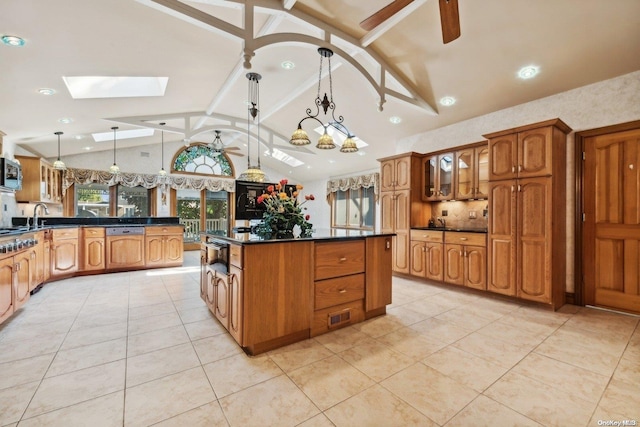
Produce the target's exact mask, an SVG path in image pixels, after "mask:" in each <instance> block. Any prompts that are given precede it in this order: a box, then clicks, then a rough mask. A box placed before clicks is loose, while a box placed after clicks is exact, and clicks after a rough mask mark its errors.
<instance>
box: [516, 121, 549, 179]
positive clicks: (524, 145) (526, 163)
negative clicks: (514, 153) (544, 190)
mask: <svg viewBox="0 0 640 427" xmlns="http://www.w3.org/2000/svg"><path fill="white" fill-rule="evenodd" d="M552 143H553V128H552V127H551V126H547V127H543V128H539V129H531V130H527V131H523V132H520V133H519V134H518V165H517V173H518V178H530V177H534V176H548V175H551V172H552V166H553V164H552V161H551V158H552V153H553V145H552Z"/></svg>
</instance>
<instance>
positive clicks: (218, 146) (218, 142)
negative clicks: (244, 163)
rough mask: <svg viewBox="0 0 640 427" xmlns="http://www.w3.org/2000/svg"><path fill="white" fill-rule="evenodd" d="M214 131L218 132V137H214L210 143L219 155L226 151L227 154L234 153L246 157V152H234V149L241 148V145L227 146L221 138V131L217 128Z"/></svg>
mask: <svg viewBox="0 0 640 427" xmlns="http://www.w3.org/2000/svg"><path fill="white" fill-rule="evenodd" d="M214 132H215V133H216V137H215V138H214V139H213V141H212V142H211V144H209V146H210V147H211V149H212V150H213V152H214V153H216V154H218V155H220V154H222V153H225V154H232V155H234V156H241V157H244V154H242V153H237V152H234V150H240V147H227V146H226V145H224V143H223V142H222V139H220V133H221V131H219V130H216V131H214Z"/></svg>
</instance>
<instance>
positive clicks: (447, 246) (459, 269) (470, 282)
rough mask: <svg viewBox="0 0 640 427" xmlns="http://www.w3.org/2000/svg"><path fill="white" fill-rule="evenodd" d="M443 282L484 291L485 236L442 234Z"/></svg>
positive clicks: (485, 272)
mask: <svg viewBox="0 0 640 427" xmlns="http://www.w3.org/2000/svg"><path fill="white" fill-rule="evenodd" d="M444 242H445V243H444V281H445V282H447V283H451V284H455V285H463V286H467V287H470V288H474V289H479V290H485V289H486V283H487V279H486V277H487V267H486V264H487V256H486V251H487V250H486V235H485V234H482V233H462V232H455V231H454V232H445V233H444Z"/></svg>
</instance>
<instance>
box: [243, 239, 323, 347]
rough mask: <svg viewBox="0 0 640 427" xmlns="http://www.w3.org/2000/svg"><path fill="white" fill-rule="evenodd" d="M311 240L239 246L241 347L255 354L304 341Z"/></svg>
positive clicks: (308, 319)
mask: <svg viewBox="0 0 640 427" xmlns="http://www.w3.org/2000/svg"><path fill="white" fill-rule="evenodd" d="M313 245H314V243H313V241H296V242H287V241H284V242H274V243H270V242H269V243H267V242H265V243H259V244H253V245H245V246H243V263H244V265H245V268H244V270H243V272H242V273H243V277H242V278H243V283H242V285H243V286H242V288H243V292H242V294H243V301H242V306H243V310H242V316H243V319H242V321H243V323H244V325H243V332H244V333H243V337H242V342H243V346H244V347H245V348H246V349H247V351H248V352H250V353H251V354H258V353H262V352H264V351H268V350H271V349H273V348H277V347H280V346H282V345H284V344H287V343H292V342H296V341H299V340H301V339H304V338H308V337H309V325H310V324H311V312H312V310H313V300H312V298H313V286H312V283H313Z"/></svg>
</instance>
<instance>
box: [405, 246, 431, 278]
mask: <svg viewBox="0 0 640 427" xmlns="http://www.w3.org/2000/svg"><path fill="white" fill-rule="evenodd" d="M410 246H411V249H410V251H409V252H410V253H411V261H410V264H411V271H410V273H411V275H412V276H418V277H426V266H425V261H426V260H427V254H426V247H425V243H424V242H421V241H419V240H412V241H411V245H410Z"/></svg>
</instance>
